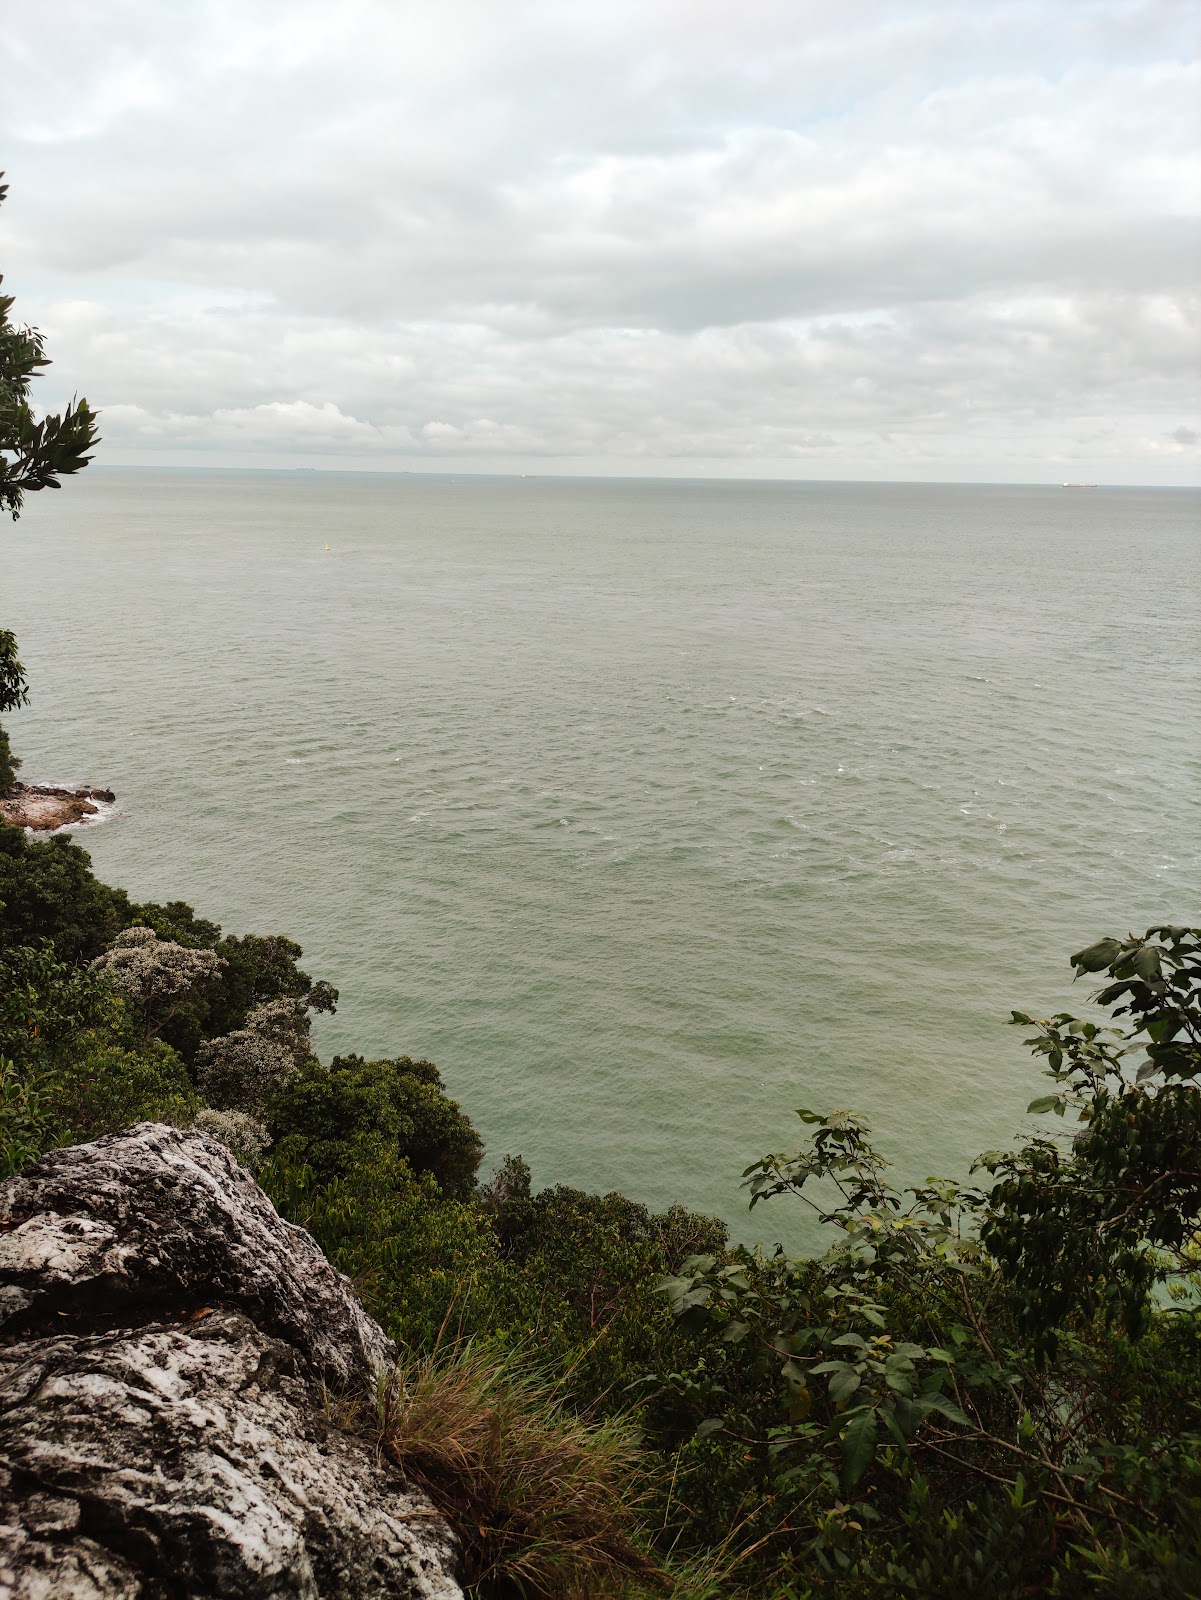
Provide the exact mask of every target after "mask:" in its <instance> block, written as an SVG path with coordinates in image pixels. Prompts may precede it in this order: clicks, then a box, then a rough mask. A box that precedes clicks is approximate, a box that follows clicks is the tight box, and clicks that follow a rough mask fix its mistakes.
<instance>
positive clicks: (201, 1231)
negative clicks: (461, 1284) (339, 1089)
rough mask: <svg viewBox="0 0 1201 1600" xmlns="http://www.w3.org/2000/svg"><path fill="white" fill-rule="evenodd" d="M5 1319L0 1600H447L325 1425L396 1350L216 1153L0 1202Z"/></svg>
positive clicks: (162, 1146)
mask: <svg viewBox="0 0 1201 1600" xmlns="http://www.w3.org/2000/svg"><path fill="white" fill-rule="evenodd" d="M0 1319H2V1320H0V1339H2V1340H3V1344H2V1345H0V1600H43V1597H45V1600H51V1597H54V1600H117V1597H121V1600H127V1597H128V1600H160V1597H162V1600H166V1597H167V1596H171V1597H172V1600H185V1597H186V1600H192V1597H195V1600H200V1597H204V1600H209V1597H211V1600H242V1597H245V1600H251V1597H253V1600H292V1597H296V1600H323V1597H325V1596H330V1597H333V1596H338V1597H339V1600H377V1597H378V1600H385V1597H387V1600H392V1597H395V1600H461V1590H460V1588H459V1586H458V1584H457V1582H456V1580H455V1576H454V1574H455V1571H456V1560H457V1556H456V1548H455V1542H454V1538H453V1535H452V1534H451V1532H450V1530H449V1529H448V1528H447V1526H446V1524H445V1523H444V1522H443V1521H442V1520H441V1518H440V1517H438V1515H437V1514H436V1512H435V1511H434V1509H433V1507H432V1506H431V1505H430V1503H429V1502H428V1500H426V1499H425V1498H424V1497H423V1496H422V1495H420V1494H419V1493H417V1492H415V1491H412V1490H410V1489H409V1488H408V1487H407V1486H406V1485H405V1484H404V1483H403V1482H402V1481H401V1480H400V1478H399V1477H398V1475H397V1474H396V1472H395V1471H394V1469H392V1468H391V1467H389V1466H388V1465H386V1464H384V1463H381V1462H379V1461H377V1460H376V1458H375V1455H374V1453H373V1451H372V1450H371V1449H370V1448H369V1446H368V1445H367V1444H366V1443H364V1442H363V1441H362V1440H361V1439H359V1438H357V1437H354V1436H352V1435H351V1434H349V1433H347V1432H345V1431H343V1430H342V1429H340V1428H338V1427H337V1426H335V1423H334V1420H333V1419H332V1417H331V1414H330V1409H329V1408H330V1405H331V1400H330V1395H331V1391H332V1392H333V1394H334V1395H335V1397H337V1396H341V1397H343V1400H344V1401H351V1400H355V1399H366V1398H367V1397H368V1395H369V1391H370V1388H371V1385H372V1384H373V1383H374V1381H375V1378H376V1374H377V1373H378V1371H379V1369H380V1368H381V1367H383V1366H384V1365H385V1364H386V1363H387V1361H388V1359H389V1357H390V1355H391V1353H392V1346H391V1345H390V1344H389V1342H388V1341H387V1340H386V1339H385V1337H384V1335H383V1333H382V1331H381V1330H380V1329H379V1327H378V1326H377V1325H376V1324H375V1323H374V1322H372V1321H371V1319H370V1318H369V1317H368V1316H367V1315H366V1313H365V1312H364V1311H363V1309H362V1307H361V1306H360V1305H359V1304H358V1302H357V1300H356V1299H355V1297H354V1294H353V1291H352V1290H351V1288H350V1285H349V1283H348V1282H347V1280H346V1279H344V1278H342V1277H341V1276H340V1275H339V1274H338V1273H336V1272H335V1271H334V1269H333V1268H332V1267H331V1266H330V1265H329V1263H328V1262H327V1261H326V1260H325V1257H324V1256H323V1255H322V1254H321V1252H320V1251H319V1250H318V1249H317V1246H316V1245H315V1244H314V1242H313V1240H312V1239H311V1238H310V1237H309V1235H308V1234H307V1233H305V1232H304V1230H303V1229H300V1228H294V1227H292V1226H290V1225H289V1224H287V1223H285V1222H283V1221H282V1220H281V1219H280V1218H279V1217H278V1216H277V1214H276V1212H275V1210H274V1208H273V1207H272V1206H271V1204H270V1202H269V1201H268V1200H267V1198H266V1196H265V1195H264V1194H263V1193H262V1191H261V1190H260V1189H259V1188H258V1186H257V1185H256V1184H255V1183H254V1181H253V1179H251V1178H250V1177H249V1175H248V1174H247V1173H246V1172H245V1171H244V1169H242V1168H240V1167H239V1166H238V1164H237V1163H236V1162H235V1161H234V1160H233V1158H232V1157H231V1156H230V1154H229V1152H228V1151H227V1150H226V1149H225V1147H224V1146H223V1145H221V1144H219V1143H218V1142H217V1141H215V1140H213V1139H210V1138H207V1137H206V1136H205V1135H203V1134H199V1133H196V1132H192V1131H189V1132H180V1131H179V1130H176V1129H173V1128H164V1127H159V1126H156V1125H154V1124H149V1123H143V1124H140V1125H139V1126H138V1127H136V1128H132V1129H130V1130H128V1131H127V1132H125V1133H122V1134H118V1135H114V1136H113V1137H111V1138H108V1139H102V1140H99V1141H98V1142H97V1143H95V1144H92V1145H81V1146H76V1147H73V1148H72V1149H68V1150H58V1151H54V1152H53V1153H52V1154H51V1155H49V1156H46V1157H44V1158H43V1159H42V1160H41V1161H39V1162H36V1163H35V1164H34V1165H33V1166H31V1167H30V1168H28V1169H27V1170H26V1172H25V1173H24V1174H22V1175H21V1176H20V1177H18V1178H14V1179H10V1180H9V1181H8V1182H7V1183H5V1184H4V1185H0ZM333 1403H334V1404H336V1403H341V1402H338V1401H337V1400H335V1402H333Z"/></svg>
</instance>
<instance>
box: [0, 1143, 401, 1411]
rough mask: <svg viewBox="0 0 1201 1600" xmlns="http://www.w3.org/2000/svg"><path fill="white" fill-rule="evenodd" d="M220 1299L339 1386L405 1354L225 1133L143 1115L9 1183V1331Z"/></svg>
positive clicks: (2, 1320)
mask: <svg viewBox="0 0 1201 1600" xmlns="http://www.w3.org/2000/svg"><path fill="white" fill-rule="evenodd" d="M210 1304H213V1305H215V1304H220V1305H225V1306H236V1307H237V1308H238V1310H240V1311H244V1312H245V1313H246V1315H247V1316H248V1317H249V1318H250V1319H251V1321H252V1322H254V1323H255V1325H256V1326H257V1327H259V1328H261V1329H262V1330H263V1331H264V1332H266V1333H271V1334H275V1335H276V1336H277V1337H278V1338H281V1339H285V1340H287V1342H288V1343H289V1344H291V1345H292V1346H293V1347H294V1348H295V1349H296V1350H297V1351H298V1352H299V1353H300V1354H301V1356H302V1357H303V1359H304V1361H305V1363H306V1365H307V1366H308V1367H309V1369H310V1372H311V1374H312V1376H313V1377H315V1378H317V1379H319V1380H321V1381H324V1382H325V1383H327V1384H330V1385H332V1386H334V1387H343V1386H345V1385H346V1384H348V1383H353V1382H361V1381H363V1380H367V1381H370V1380H371V1379H372V1378H373V1377H374V1375H375V1373H376V1371H377V1370H378V1369H379V1368H380V1367H382V1366H384V1365H386V1364H387V1362H388V1361H389V1360H390V1359H391V1358H392V1356H393V1355H394V1354H395V1351H394V1348H393V1346H392V1345H391V1343H390V1342H389V1340H387V1339H386V1338H385V1337H384V1334H383V1332H382V1330H381V1329H380V1327H379V1325H378V1324H377V1323H375V1322H373V1321H372V1320H371V1318H370V1317H369V1316H367V1314H366V1312H364V1310H363V1308H362V1306H360V1305H359V1303H358V1301H357V1299H356V1298H355V1295H354V1291H353V1290H352V1288H351V1286H350V1284H349V1282H348V1281H347V1279H345V1278H344V1277H342V1276H341V1274H340V1273H337V1272H335V1271H334V1269H333V1268H332V1267H331V1266H330V1264H329V1262H328V1261H327V1260H326V1259H325V1257H324V1256H323V1255H322V1254H321V1251H320V1250H319V1249H318V1248H317V1246H316V1244H314V1242H313V1240H312V1239H311V1238H310V1236H309V1235H308V1234H307V1233H306V1232H305V1231H304V1229H303V1228H296V1227H293V1225H292V1224H291V1223H289V1222H285V1221H284V1220H283V1218H282V1217H281V1216H280V1215H279V1214H278V1212H277V1211H276V1209H275V1207H274V1206H273V1205H272V1204H271V1202H270V1200H268V1198H267V1196H266V1195H265V1194H264V1193H263V1191H262V1190H261V1189H260V1188H259V1186H258V1184H257V1183H255V1181H254V1179H253V1178H252V1177H251V1176H250V1174H249V1173H248V1172H247V1171H246V1170H245V1169H244V1168H243V1167H241V1166H239V1165H238V1163H237V1161H236V1160H235V1159H234V1157H233V1156H232V1155H231V1154H230V1152H229V1150H228V1148H227V1147H226V1146H225V1145H224V1144H222V1143H221V1142H220V1140H217V1139H213V1138H211V1137H208V1136H206V1135H204V1134H202V1133H199V1132H197V1131H195V1130H188V1131H181V1130H180V1129H178V1128H168V1127H164V1126H162V1125H161V1124H159V1123H153V1122H140V1123H138V1125H137V1126H136V1127H133V1128H128V1129H126V1131H125V1132H124V1133H117V1134H112V1135H110V1136H109V1137H108V1138H107V1139H98V1140H97V1141H96V1142H95V1143H94V1144H81V1145H72V1146H70V1147H69V1148H68V1149H65V1150H53V1151H51V1153H50V1154H49V1155H48V1156H43V1157H42V1159H41V1160H40V1161H35V1162H34V1163H33V1165H32V1166H30V1167H27V1168H26V1169H25V1171H24V1172H23V1173H22V1174H21V1175H20V1176H19V1177H17V1178H10V1179H9V1180H8V1181H7V1182H6V1183H3V1184H0V1336H3V1335H4V1334H6V1333H10V1332H16V1331H19V1330H23V1329H27V1330H31V1331H32V1330H35V1329H43V1330H44V1329H48V1328H51V1327H54V1328H56V1329H60V1330H61V1328H62V1326H63V1324H64V1322H65V1324H66V1326H67V1327H68V1328H70V1327H74V1326H79V1327H80V1328H83V1329H85V1330H87V1331H91V1330H92V1329H94V1328H95V1326H96V1321H97V1318H105V1319H109V1320H110V1321H111V1320H114V1319H115V1320H117V1321H118V1322H119V1321H120V1320H121V1319H122V1318H123V1317H125V1316H126V1314H127V1311H128V1309H129V1308H131V1307H136V1308H138V1317H139V1320H141V1321H146V1320H148V1319H149V1315H150V1313H151V1310H152V1308H154V1307H158V1308H159V1309H161V1310H162V1311H164V1312H166V1313H168V1314H169V1315H171V1316H175V1315H183V1314H185V1313H186V1312H188V1311H193V1310H198V1309H200V1308H201V1307H203V1306H206V1305H210Z"/></svg>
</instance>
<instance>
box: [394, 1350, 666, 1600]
mask: <svg viewBox="0 0 1201 1600" xmlns="http://www.w3.org/2000/svg"><path fill="white" fill-rule="evenodd" d="M367 1420H368V1419H364V1421H367ZM369 1420H370V1425H371V1428H372V1431H373V1432H374V1433H375V1437H376V1447H377V1449H378V1450H379V1452H380V1454H381V1455H382V1456H384V1457H386V1458H387V1459H388V1460H390V1461H392V1462H394V1463H395V1464H396V1465H397V1466H398V1467H399V1468H400V1469H401V1471H402V1472H403V1473H404V1474H405V1476H406V1477H407V1478H409V1479H410V1480H412V1481H413V1482H415V1483H417V1484H419V1485H420V1486H421V1487H422V1488H423V1489H424V1490H425V1491H426V1493H427V1494H428V1495H429V1497H430V1499H431V1500H432V1501H433V1503H434V1504H435V1505H436V1506H437V1508H438V1510H439V1511H440V1512H441V1513H442V1514H443V1516H445V1518H446V1520H447V1521H448V1522H449V1523H450V1524H451V1526H452V1527H453V1528H454V1529H455V1530H456V1531H457V1532H458V1534H459V1536H460V1539H461V1540H462V1544H463V1552H464V1560H465V1566H466V1573H465V1577H466V1584H467V1587H468V1588H469V1589H471V1590H474V1591H476V1592H477V1593H478V1594H479V1595H480V1596H482V1597H488V1600H507V1597H514V1600H517V1597H520V1600H598V1597H604V1600H611V1597H616V1596H620V1595H626V1594H633V1593H635V1592H637V1593H639V1594H643V1593H646V1592H647V1591H648V1589H649V1590H650V1591H651V1592H656V1591H658V1592H662V1591H663V1590H664V1589H665V1588H668V1587H669V1586H670V1583H669V1580H667V1579H666V1575H665V1574H663V1572H662V1569H661V1568H660V1566H659V1565H658V1563H657V1562H656V1561H655V1560H654V1559H653V1558H652V1557H650V1556H649V1555H648V1554H647V1553H646V1552H645V1551H644V1550H643V1549H642V1548H641V1546H640V1543H639V1538H638V1531H639V1520H640V1513H641V1511H642V1502H643V1496H642V1494H641V1492H640V1491H639V1488H638V1484H639V1483H640V1481H641V1471H640V1462H639V1448H638V1436H637V1434H636V1432H635V1431H634V1430H633V1429H632V1428H630V1427H629V1426H628V1425H627V1424H624V1423H621V1422H614V1421H601V1422H598V1423H596V1424H590V1423H587V1422H584V1421H582V1420H581V1419H580V1418H579V1417H577V1416H575V1415H573V1414H572V1413H571V1412H570V1411H569V1410H567V1409H566V1407H565V1406H564V1404H563V1401H562V1398H561V1396H560V1395H559V1394H558V1393H557V1392H556V1388H555V1386H554V1384H553V1383H551V1382H549V1381H548V1380H547V1379H546V1378H545V1377H543V1376H542V1375H541V1374H540V1373H539V1372H538V1371H537V1370H536V1369H535V1368H534V1367H533V1366H532V1365H531V1364H530V1363H529V1361H528V1360H525V1359H523V1358H521V1357H518V1356H514V1355H512V1354H506V1353H503V1352H498V1351H496V1350H491V1349H488V1348H486V1347H482V1346H478V1345H470V1344H469V1345H465V1346H463V1347H461V1348H459V1349H457V1350H455V1351H453V1352H452V1353H451V1354H449V1355H447V1354H441V1355H437V1356H426V1357H416V1356H414V1357H411V1358H409V1359H408V1360H407V1361H402V1362H401V1363H400V1364H399V1365H398V1366H397V1367H396V1368H395V1369H394V1370H393V1371H392V1373H391V1374H390V1375H387V1376H385V1377H384V1378H382V1379H381V1381H380V1385H379V1391H378V1394H377V1396H376V1404H375V1408H374V1415H373V1416H372V1417H371V1418H370V1419H369Z"/></svg>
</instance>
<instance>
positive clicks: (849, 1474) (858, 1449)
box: [842, 1406, 876, 1488]
mask: <svg viewBox="0 0 1201 1600" xmlns="http://www.w3.org/2000/svg"><path fill="white" fill-rule="evenodd" d="M875 1453H876V1413H875V1412H874V1411H872V1410H871V1409H870V1408H869V1407H867V1406H864V1407H863V1409H862V1410H861V1411H856V1412H855V1413H854V1415H853V1416H852V1418H851V1420H850V1423H849V1425H848V1426H847V1428H846V1430H845V1432H844V1433H843V1436H842V1472H843V1478H844V1480H845V1482H846V1485H847V1487H848V1488H850V1487H851V1485H852V1484H856V1483H858V1482H859V1480H860V1478H862V1476H863V1474H864V1473H865V1472H866V1471H867V1469H868V1466H869V1464H870V1462H871V1459H872V1457H873V1456H874V1455H875Z"/></svg>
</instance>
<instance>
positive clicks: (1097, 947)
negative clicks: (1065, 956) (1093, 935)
mask: <svg viewBox="0 0 1201 1600" xmlns="http://www.w3.org/2000/svg"><path fill="white" fill-rule="evenodd" d="M1121 948H1122V947H1121V945H1120V944H1119V943H1118V941H1117V940H1116V939H1098V940H1097V942H1096V944H1090V945H1089V947H1088V949H1087V950H1081V951H1079V952H1078V953H1077V954H1076V955H1074V956H1073V957H1072V965H1073V966H1074V967H1075V968H1076V970H1077V972H1104V971H1105V969H1106V967H1109V966H1112V965H1113V963H1114V961H1115V960H1116V958H1117V956H1118V953H1119V951H1120V950H1121Z"/></svg>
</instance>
